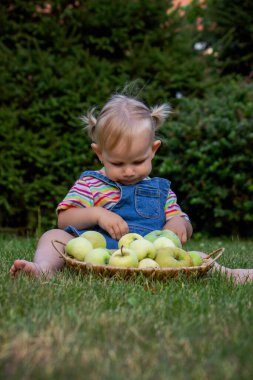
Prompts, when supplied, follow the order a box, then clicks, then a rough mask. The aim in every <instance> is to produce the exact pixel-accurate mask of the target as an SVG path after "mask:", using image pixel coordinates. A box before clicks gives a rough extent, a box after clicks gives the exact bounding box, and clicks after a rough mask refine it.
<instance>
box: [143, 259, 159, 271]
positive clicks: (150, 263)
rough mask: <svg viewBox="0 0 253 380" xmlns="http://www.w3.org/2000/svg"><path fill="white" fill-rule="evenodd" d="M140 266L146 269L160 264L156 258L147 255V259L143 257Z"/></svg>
mask: <svg viewBox="0 0 253 380" xmlns="http://www.w3.org/2000/svg"><path fill="white" fill-rule="evenodd" d="M138 268H141V269H144V268H160V267H159V264H158V263H157V262H156V261H155V260H152V259H149V258H147V257H146V258H145V259H142V260H141V261H140V262H139V265H138Z"/></svg>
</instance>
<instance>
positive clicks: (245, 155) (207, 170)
mask: <svg viewBox="0 0 253 380" xmlns="http://www.w3.org/2000/svg"><path fill="white" fill-rule="evenodd" d="M252 99H253V84H249V83H246V82H243V81H242V80H237V81H236V80H228V79H226V80H224V81H223V82H222V83H220V84H219V85H217V86H215V87H213V88H212V89H211V90H209V91H207V93H206V94H205V97H204V98H203V99H197V98H192V99H190V98H183V99H181V101H180V104H179V107H178V109H177V110H175V112H174V115H173V118H172V120H171V121H170V123H169V124H168V126H167V127H166V128H163V136H164V144H163V148H162V150H161V151H160V157H159V158H158V159H157V162H156V165H157V167H158V168H159V171H158V173H159V174H160V175H162V176H165V177H169V178H171V180H172V181H173V184H174V186H173V188H174V189H175V190H176V192H177V193H179V195H180V200H181V201H182V200H183V202H182V206H183V207H184V209H185V210H186V211H187V212H188V213H189V215H190V217H191V219H192V221H193V224H194V225H195V227H196V229H197V230H198V231H201V230H202V231H209V232H210V233H216V234H218V233H223V234H235V233H240V234H250V233H252V232H253V228H252V222H253V200H252V199H253V179H252V146H253V132H252V123H253V103H252ZM166 155H167V157H166Z"/></svg>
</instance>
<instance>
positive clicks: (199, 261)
mask: <svg viewBox="0 0 253 380" xmlns="http://www.w3.org/2000/svg"><path fill="white" fill-rule="evenodd" d="M188 254H189V255H190V256H191V258H192V262H193V265H194V266H200V265H202V264H203V258H202V257H201V256H200V254H199V252H197V251H189V252H188Z"/></svg>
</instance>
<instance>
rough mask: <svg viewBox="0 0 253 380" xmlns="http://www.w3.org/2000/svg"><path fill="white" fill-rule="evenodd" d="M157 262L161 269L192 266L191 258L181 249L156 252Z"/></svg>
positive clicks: (166, 248) (166, 249)
mask: <svg viewBox="0 0 253 380" xmlns="http://www.w3.org/2000/svg"><path fill="white" fill-rule="evenodd" d="M155 261H156V262H157V263H158V264H159V265H160V267H161V268H164V267H170V268H180V267H190V266H192V264H193V263H192V259H191V256H190V255H189V254H188V253H187V252H186V251H184V250H183V249H181V248H178V247H174V248H172V247H165V248H160V249H159V250H158V251H157V252H156V258H155Z"/></svg>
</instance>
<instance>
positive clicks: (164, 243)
mask: <svg viewBox="0 0 253 380" xmlns="http://www.w3.org/2000/svg"><path fill="white" fill-rule="evenodd" d="M153 245H154V247H155V249H156V251H157V250H158V249H160V248H165V247H171V248H175V247H176V246H175V244H174V243H173V241H172V240H170V239H167V238H166V237H164V236H162V237H159V238H157V239H156V240H155V241H154V243H153Z"/></svg>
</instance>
